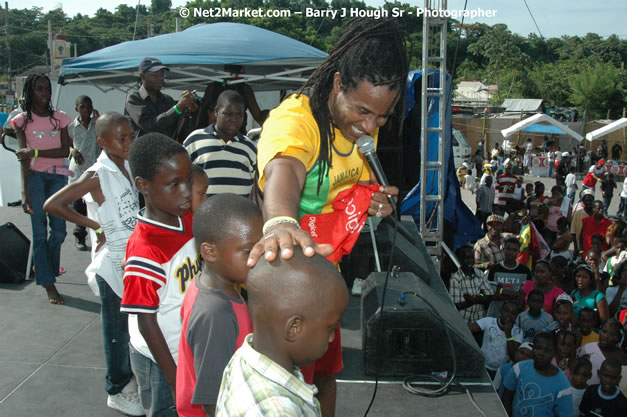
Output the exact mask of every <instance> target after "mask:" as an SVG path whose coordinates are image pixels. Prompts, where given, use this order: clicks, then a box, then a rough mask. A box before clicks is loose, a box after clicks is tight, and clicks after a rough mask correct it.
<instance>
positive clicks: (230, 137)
mask: <svg viewBox="0 0 627 417" xmlns="http://www.w3.org/2000/svg"><path fill="white" fill-rule="evenodd" d="M214 111H215V114H216V122H215V124H212V125H210V126H209V127H207V128H205V129H198V130H195V131H193V132H192V133H191V134H190V135H189V136H188V137H187V139H185V142H183V146H185V149H186V150H187V153H189V156H190V157H191V159H192V163H194V164H196V165H198V166H200V167H201V168H202V169H204V170H205V172H206V173H207V176H208V177H209V188H208V189H207V195H208V196H209V197H211V196H212V195H215V194H223V193H234V194H238V195H241V196H244V197H248V196H249V194H250V191H251V189H252V186H253V180H254V177H255V169H256V163H257V148H256V147H255V144H254V143H253V142H252V141H251V140H250V139H248V138H247V137H246V136H244V135H242V134H241V133H239V129H240V128H241V127H242V123H243V122H244V112H245V111H246V107H245V105H244V98H243V97H242V96H241V95H240V94H239V93H238V92H237V91H235V90H226V91H224V92H223V93H222V94H220V96H218V102H217V104H216V107H215V110H214Z"/></svg>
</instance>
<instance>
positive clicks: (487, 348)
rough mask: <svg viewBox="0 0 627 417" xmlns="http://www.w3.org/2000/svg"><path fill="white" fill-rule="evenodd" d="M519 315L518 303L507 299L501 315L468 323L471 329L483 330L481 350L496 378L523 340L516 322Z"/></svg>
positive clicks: (488, 367) (491, 373) (491, 376)
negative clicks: (499, 370) (501, 367)
mask: <svg viewBox="0 0 627 417" xmlns="http://www.w3.org/2000/svg"><path fill="white" fill-rule="evenodd" d="M517 315H518V305H517V304H516V303H514V302H511V301H507V302H505V304H504V305H503V307H502V308H501V317H500V318H498V319H497V318H494V317H484V318H482V319H480V320H477V321H476V322H474V323H470V324H468V327H469V328H470V331H471V332H473V333H479V332H480V331H483V343H482V344H481V352H482V353H483V357H484V358H485V367H486V369H487V370H488V374H490V378H492V379H494V376H495V375H496V371H497V370H498V369H499V366H501V365H503V364H504V363H507V362H509V361H510V360H511V359H513V358H514V353H515V352H516V350H517V349H518V347H519V346H520V344H521V342H522V331H521V330H520V328H519V327H518V326H516V324H515V323H514V322H515V320H516V316H517Z"/></svg>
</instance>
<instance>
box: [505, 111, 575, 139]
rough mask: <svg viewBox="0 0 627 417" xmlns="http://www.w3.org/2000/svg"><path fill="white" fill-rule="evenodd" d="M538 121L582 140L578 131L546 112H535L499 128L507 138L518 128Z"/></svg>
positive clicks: (520, 128)
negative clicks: (508, 125)
mask: <svg viewBox="0 0 627 417" xmlns="http://www.w3.org/2000/svg"><path fill="white" fill-rule="evenodd" d="M540 122H547V123H550V124H552V125H553V126H555V127H557V128H559V129H561V130H562V131H563V132H564V133H565V134H567V135H570V136H572V137H573V138H575V139H577V140H578V141H582V140H583V136H581V135H580V134H579V133H577V132H575V131H574V130H572V129H571V128H569V127H568V126H566V125H564V124H562V123H560V122H558V121H557V120H555V119H554V118H552V117H550V116H547V115H546V114H535V115H533V116H531V117H528V118H526V119H525V120H521V121H520V122H518V123H516V124H515V125H512V126H510V127H508V128H507V129H503V130H501V134H502V135H503V137H505V138H507V137H510V136H511V135H513V134H514V133H516V132H518V131H519V130H523V129H524V128H526V127H529V126H532V125H534V124H537V123H540Z"/></svg>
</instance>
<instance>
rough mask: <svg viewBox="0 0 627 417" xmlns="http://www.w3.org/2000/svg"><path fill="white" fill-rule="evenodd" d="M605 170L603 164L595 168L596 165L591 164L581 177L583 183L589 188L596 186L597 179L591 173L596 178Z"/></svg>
mask: <svg viewBox="0 0 627 417" xmlns="http://www.w3.org/2000/svg"><path fill="white" fill-rule="evenodd" d="M605 171H606V169H605V165H603V166H602V167H601V168H597V166H596V165H592V166H591V167H590V169H589V170H588V173H587V174H586V177H585V178H584V179H583V185H585V186H586V187H590V188H594V187H596V185H597V180H596V179H595V178H594V177H593V176H592V174H594V176H596V177H597V178H598V177H601V175H603V174H604V173H605Z"/></svg>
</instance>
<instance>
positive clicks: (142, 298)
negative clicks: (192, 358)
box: [120, 211, 202, 362]
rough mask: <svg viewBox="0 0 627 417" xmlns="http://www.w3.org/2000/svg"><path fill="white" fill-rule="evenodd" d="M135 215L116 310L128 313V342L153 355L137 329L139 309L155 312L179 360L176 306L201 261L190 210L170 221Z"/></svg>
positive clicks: (174, 354)
mask: <svg viewBox="0 0 627 417" xmlns="http://www.w3.org/2000/svg"><path fill="white" fill-rule="evenodd" d="M142 213H143V212H140V213H139V214H138V215H137V226H136V227H135V230H134V231H133V233H132V234H131V237H130V238H129V240H128V243H127V245H126V267H125V269H124V295H123V296H122V302H121V304H120V310H121V311H123V312H125V313H131V314H130V315H129V319H128V330H129V334H130V337H131V345H133V347H134V348H135V349H137V350H138V351H139V352H140V353H141V354H142V355H144V356H146V357H148V358H150V359H152V360H153V361H154V358H153V356H152V354H151V353H150V349H148V345H147V344H146V341H145V340H144V338H143V336H142V335H141V333H140V331H139V327H138V324H137V315H136V314H132V313H150V314H157V322H158V323H159V328H160V329H161V332H162V333H163V337H164V338H165V340H166V342H167V344H168V348H169V349H170V353H171V354H172V357H173V358H174V361H175V362H176V361H177V358H178V346H179V338H180V335H181V316H180V309H181V304H182V303H183V298H184V296H185V291H186V290H187V287H188V286H189V284H190V283H191V282H192V280H193V279H194V277H195V276H196V274H197V273H198V272H200V269H201V266H202V258H201V257H200V255H199V254H198V251H197V249H196V243H195V242H194V236H193V233H192V214H191V211H190V212H188V213H187V214H185V215H184V216H182V217H179V225H178V226H176V227H172V226H168V225H165V224H162V223H158V222H155V221H152V220H149V219H147V218H145V217H143V216H142Z"/></svg>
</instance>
